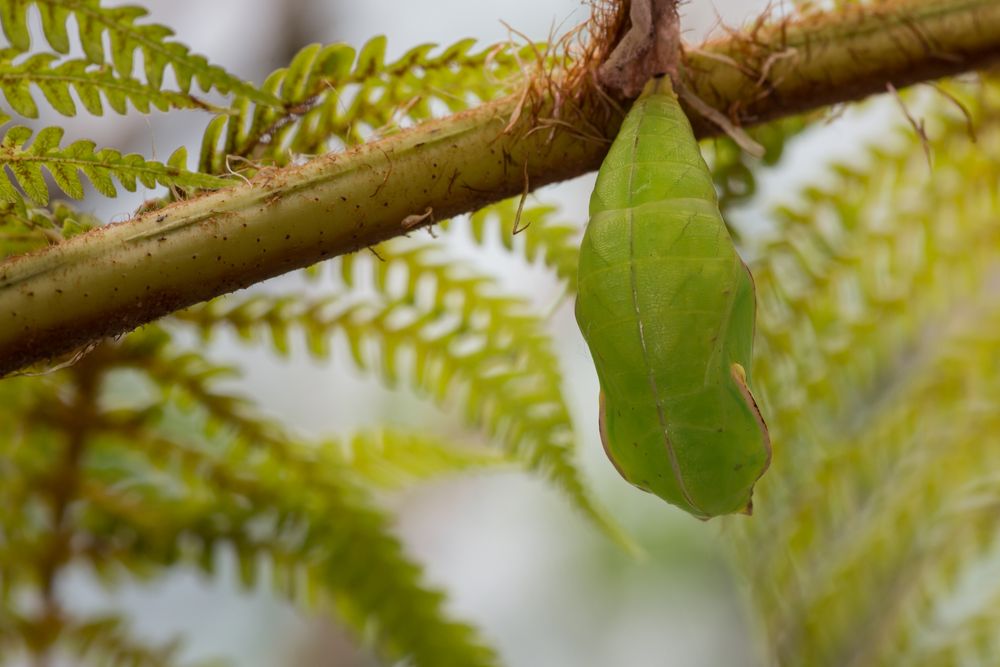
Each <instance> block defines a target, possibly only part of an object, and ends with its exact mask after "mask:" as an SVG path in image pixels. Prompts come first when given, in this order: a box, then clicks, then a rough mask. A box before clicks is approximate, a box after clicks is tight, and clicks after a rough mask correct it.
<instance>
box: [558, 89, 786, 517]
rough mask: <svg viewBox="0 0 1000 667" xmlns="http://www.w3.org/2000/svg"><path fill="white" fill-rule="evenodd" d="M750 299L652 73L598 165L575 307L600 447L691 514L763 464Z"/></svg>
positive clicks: (731, 491)
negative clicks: (597, 386) (594, 384)
mask: <svg viewBox="0 0 1000 667" xmlns="http://www.w3.org/2000/svg"><path fill="white" fill-rule="evenodd" d="M755 310H756V302H755V296H754V285H753V279H752V277H751V276H750V272H749V270H748V269H747V267H746V265H745V264H743V262H742V260H741V259H740V257H739V255H738V254H737V253H736V249H735V248H734V246H733V242H732V239H731V238H730V236H729V232H728V231H727V229H726V225H725V222H724V221H723V220H722V216H721V214H720V213H719V207H718V202H717V199H716V193H715V188H714V186H713V184H712V178H711V175H710V173H709V171H708V167H707V165H706V164H705V161H704V159H703V158H702V156H701V153H700V152H699V150H698V144H697V142H696V141H695V138H694V134H693V132H692V131H691V125H690V123H689V122H688V119H687V117H686V116H685V115H684V112H683V111H682V110H681V107H680V105H679V104H678V102H677V97H676V95H675V94H674V92H673V89H672V87H671V84H670V80H669V78H667V77H663V78H659V79H654V80H652V81H651V82H650V83H649V84H648V85H647V86H646V89H645V90H644V91H643V94H642V96H641V97H640V98H639V100H638V101H637V102H636V103H635V104H634V105H633V107H632V109H631V110H630V111H629V113H628V116H627V117H626V118H625V122H624V124H623V125H622V128H621V130H620V132H619V134H618V137H617V138H616V139H615V141H614V144H613V145H612V147H611V150H610V151H609V152H608V155H607V157H606V158H605V160H604V164H603V165H602V166H601V170H600V172H599V173H598V176H597V184H596V185H595V187H594V192H593V195H592V196H591V199H590V223H589V224H588V226H587V231H586V234H585V236H584V239H583V245H582V247H581V249H580V265H579V295H578V297H577V301H576V319H577V322H578V323H579V325H580V330H581V331H582V332H583V337H584V338H585V339H586V341H587V345H588V346H589V347H590V351H591V355H592V356H593V358H594V364H595V366H596V367H597V375H598V378H599V380H600V383H601V398H600V431H601V440H602V442H603V443H604V449H605V451H606V452H607V455H608V458H610V459H611V462H612V463H614V465H615V467H616V468H617V469H618V472H620V473H621V475H622V477H624V478H625V479H626V480H627V481H629V482H631V483H632V484H634V485H635V486H637V487H639V488H640V489H643V490H645V491H648V492H650V493H654V494H656V495H657V496H659V497H661V498H663V499H664V500H666V501H667V502H669V503H672V504H674V505H677V506H678V507H681V508H682V509H684V510H686V511H688V512H690V513H691V514H693V515H694V516H696V517H698V518H700V519H709V518H711V517H713V516H717V515H720V514H729V513H732V512H744V513H747V514H749V513H750V511H751V509H752V502H751V495H752V493H753V486H754V483H755V482H756V481H757V480H758V479H759V478H760V476H761V475H762V474H764V471H765V470H767V467H768V465H769V464H770V460H771V445H770V439H769V437H768V432H767V426H766V425H765V424H764V420H763V418H762V417H761V414H760V411H759V410H758V408H757V404H756V401H754V398H753V395H752V394H751V393H750V387H749V384H750V377H749V372H750V360H751V354H752V347H753V335H754V316H755Z"/></svg>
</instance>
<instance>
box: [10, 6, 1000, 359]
mask: <svg viewBox="0 0 1000 667" xmlns="http://www.w3.org/2000/svg"><path fill="white" fill-rule="evenodd" d="M998 57H1000V2H996V0H888V1H883V2H879V3H876V4H875V5H874V6H869V7H862V6H858V7H851V8H849V9H842V10H838V11H837V12H835V13H829V14H818V15H815V16H811V17H808V18H805V19H802V20H800V21H799V22H797V23H788V24H782V25H778V26H774V27H769V28H762V29H760V30H758V31H757V32H756V33H755V34H753V35H752V36H746V35H742V36H741V35H735V36H733V37H731V38H729V39H726V40H723V41H719V42H715V43H711V44H706V45H703V46H702V47H701V48H700V49H698V50H696V51H693V52H691V53H689V54H688V57H687V59H686V61H685V68H686V75H687V77H688V79H689V81H688V85H689V87H691V88H692V89H693V91H694V92H695V93H696V94H697V96H698V97H700V98H701V99H702V100H704V101H706V102H708V103H709V104H711V105H712V106H714V107H715V108H717V109H721V110H724V111H726V112H727V113H728V114H729V115H730V116H731V117H732V118H733V119H734V120H736V121H739V122H741V123H743V124H752V123H757V122H763V121H766V120H770V119H773V118H777V117H780V116H782V115H787V114H792V113H797V112H801V111H804V110H807V109H811V108H816V107H821V106H825V105H828V104H831V103H834V102H842V101H850V100H855V99H859V98H861V97H864V96H866V95H869V94H872V93H878V92H882V91H884V90H885V89H886V86H887V84H889V83H891V84H892V85H894V86H895V87H896V88H900V87H902V86H906V85H908V84H912V83H915V82H918V81H923V80H929V79H934V78H938V77H941V76H946V75H950V74H957V73H960V72H964V71H968V70H972V69H976V68H981V67H984V66H986V65H989V64H991V63H993V62H994V61H996V60H997V59H998ZM581 80H583V79H581ZM540 89H542V87H540ZM579 92H581V91H563V94H562V99H573V98H574V93H579ZM524 99H525V100H526V101H525V103H524V104H521V98H520V97H512V98H505V99H502V100H498V101H496V102H493V103H489V104H484V105H482V106H481V107H478V108H476V109H473V110H470V111H467V112H464V113H460V114H457V115H455V116H451V117H448V118H445V119H442V120H439V121H434V122H431V123H427V124H424V125H421V126H419V127H416V128H414V129H412V130H409V131H407V132H403V133H400V134H397V135H394V136H390V137H388V138H385V139H383V140H381V141H378V142H375V143H372V144H368V145H365V146H361V147H359V148H357V149H354V150H351V151H347V152H344V153H340V154H336V155H328V156H325V157H321V158H318V159H316V160H314V161H313V162H310V163H309V164H306V165H304V166H298V167H289V168H286V169H280V170H272V171H266V170H265V171H264V172H261V173H260V174H258V176H257V177H256V178H255V179H254V180H253V181H252V182H250V183H246V184H240V185H237V186H235V187H232V188H229V189H226V190H222V191H218V192H214V193H211V194H207V195H205V196H202V197H198V198H196V199H192V200H189V201H184V202H179V203H177V204H174V205H172V206H169V207H167V208H165V209H161V210H159V211H153V212H149V213H146V214H144V215H141V216H138V217H136V218H135V219H133V220H130V221H127V222H123V223H119V224H115V225H109V226H106V227H103V228H100V229H98V230H95V231H93V232H91V233H88V234H84V235H81V236H79V237H76V238H74V239H72V240H70V241H67V242H65V243H62V244H60V245H57V246H53V247H51V248H48V249H46V250H44V251H40V252H36V253H33V254H30V255H25V256H20V257H14V258H10V259H8V260H6V261H5V262H3V263H0V375H2V374H6V373H9V372H11V371H14V370H16V369H19V368H22V367H24V366H26V365H29V364H31V363H33V362H37V361H41V360H44V359H47V358H51V357H54V356H56V355H58V354H61V353H65V352H68V351H70V350H73V349H75V348H77V347H79V346H81V345H85V344H87V343H88V342H92V341H95V340H98V339H99V338H101V337H103V336H108V335H116V334H120V333H123V332H126V331H129V330H131V329H133V328H135V327H136V326H138V325H140V324H143V323H145V322H149V321H152V320H154V319H156V318H157V317H160V316H163V315H165V314H168V313H170V312H172V311H174V310H176V309H179V308H182V307H185V306H187V305H190V304H193V303H197V302H199V301H203V300H206V299H209V298H211V297H214V296H218V295H220V294H225V293H227V292H231V291H233V290H236V289H239V288H242V287H246V286H248V285H251V284H253V283H255V282H259V281H261V280H264V279H266V278H269V277H272V276H275V275H279V274H281V273H285V272H287V271H290V270H292V269H296V268H299V267H303V266H308V265H309V264H312V263H315V262H317V261H319V260H322V259H325V258H328V257H332V256H335V255H340V254H344V253H348V252H353V251H355V250H358V249H360V248H364V247H366V246H370V245H372V244H375V243H378V242H379V241H382V240H384V239H387V238H390V237H392V236H397V235H400V234H405V233H407V232H408V231H411V230H412V225H410V224H408V222H409V221H413V220H418V219H419V220H420V221H421V224H430V223H432V222H433V221H434V220H442V219H445V218H448V217H450V216H453V215H457V214H460V213H464V212H467V211H471V210H475V209H476V208H478V207H481V206H483V205H485V204H488V203H490V202H493V201H497V200H500V199H503V198H505V197H509V196H511V195H513V194H517V193H520V192H522V191H523V189H524V181H525V176H527V179H528V182H529V184H530V187H531V188H537V187H539V186H542V185H545V184H548V183H553V182H556V181H560V180H564V179H567V178H572V177H574V176H578V175H580V174H583V173H586V172H588V171H592V170H594V169H596V168H597V167H598V166H599V165H600V163H601V160H602V159H603V157H604V155H605V153H606V152H607V149H608V141H607V140H608V139H610V138H611V137H613V136H614V134H615V132H616V131H617V126H618V123H619V122H620V118H618V117H612V118H610V119H609V114H608V113H607V105H606V101H604V100H603V99H602V98H601V97H600V96H598V95H581V96H580V97H579V99H580V100H581V101H580V103H579V105H577V106H576V107H575V110H576V113H574V114H565V113H564V115H563V116H561V120H560V123H558V124H551V125H549V127H551V128H552V129H551V131H550V129H549V127H545V128H542V129H539V124H540V123H541V124H543V125H544V124H545V121H544V119H545V118H548V117H551V116H553V115H554V112H553V111H552V99H551V97H549V96H548V94H547V93H545V92H541V93H539V94H538V95H534V96H528V97H527V98H524ZM563 109H564V112H565V109H566V107H565V106H564V107H563ZM691 116H692V118H693V119H695V122H694V123H693V124H694V126H695V132H696V133H697V134H699V135H700V136H706V135H708V134H711V133H714V132H715V131H716V130H715V128H714V127H713V126H711V125H709V124H708V123H705V122H698V121H697V115H696V114H694V113H691ZM515 117H516V120H515V121H514V122H511V120H512V118H515ZM540 119H541V120H540ZM428 214H429V215H428Z"/></svg>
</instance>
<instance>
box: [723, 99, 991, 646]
mask: <svg viewBox="0 0 1000 667" xmlns="http://www.w3.org/2000/svg"><path fill="white" fill-rule="evenodd" d="M990 88H991V86H984V87H983V90H982V91H981V95H980V96H979V97H976V98H975V99H963V102H965V103H966V106H967V110H969V111H970V112H971V113H972V115H973V117H974V118H975V120H976V126H977V130H978V135H979V136H978V142H976V143H975V144H973V142H972V141H970V139H969V138H968V136H967V134H966V132H967V129H966V122H965V118H964V117H962V118H959V117H957V115H955V114H954V113H953V112H948V113H941V114H937V115H936V116H935V117H934V118H933V123H932V124H931V127H932V128H933V129H935V130H937V131H939V132H940V139H938V140H936V142H935V145H936V148H935V172H934V174H933V181H932V182H930V183H925V181H926V180H927V179H928V174H927V165H926V162H925V160H924V157H923V154H922V152H921V151H920V150H919V148H918V145H917V141H916V140H914V139H911V140H910V141H908V142H906V145H905V146H904V147H903V148H901V149H892V150H887V149H876V150H875V151H874V154H875V156H876V158H877V160H875V161H874V164H875V165H876V167H875V168H872V169H865V170H861V169H856V168H847V167H838V168H837V178H836V181H835V182H834V183H833V184H832V185H831V186H829V188H824V189H823V190H819V189H811V190H809V191H807V192H805V193H804V196H803V199H804V201H805V202H806V203H805V204H804V205H803V206H802V210H798V211H793V210H785V211H782V212H781V215H780V217H779V225H780V226H781V228H780V230H779V240H778V241H776V242H774V243H772V244H770V245H769V247H768V248H767V250H766V252H765V253H764V258H763V260H762V261H761V262H760V264H759V266H758V267H757V268H756V270H755V278H756V281H757V286H758V294H759V299H760V317H759V320H758V327H759V328H758V332H759V334H758V339H757V342H758V354H759V356H758V358H757V360H756V362H755V370H754V372H755V379H756V383H757V386H758V387H760V388H761V390H762V392H761V393H762V394H763V398H764V403H766V405H767V406H768V407H767V410H766V411H767V413H768V414H769V416H770V419H769V423H770V424H772V425H773V429H772V434H773V436H774V442H775V443H776V446H777V447H779V449H776V461H779V462H780V463H781V465H780V467H776V471H779V472H778V474H771V475H769V476H768V477H767V478H765V479H764V480H762V483H761V485H760V486H759V489H758V494H756V496H755V505H756V507H757V509H758V512H757V513H756V514H755V520H754V522H753V524H752V525H751V524H749V523H747V524H743V525H741V526H739V527H738V528H737V530H736V532H735V533H734V537H735V538H737V539H738V540H739V541H740V543H741V546H740V547H739V549H740V552H741V553H745V552H747V551H748V550H749V551H751V552H753V553H754V554H755V558H754V559H751V560H747V559H742V560H741V564H742V565H743V566H744V567H745V569H746V571H747V573H748V575H749V578H750V580H751V581H752V582H753V583H754V589H755V590H754V593H755V601H756V602H757V603H758V605H759V608H760V610H761V612H762V614H761V617H762V619H763V621H764V622H765V624H766V625H767V627H768V630H767V632H768V633H769V635H770V636H773V637H777V638H778V641H777V642H776V652H777V655H778V660H779V661H788V660H795V661H801V660H806V661H808V662H815V663H817V664H883V663H884V664H898V663H897V662H895V661H894V659H893V657H892V656H896V657H898V656H899V655H900V651H904V652H905V650H904V648H901V647H907V648H912V646H913V642H912V641H911V640H912V638H913V637H914V636H915V635H917V634H919V632H920V628H921V627H923V625H925V624H926V623H927V619H928V618H930V616H931V615H932V614H933V610H932V609H930V608H929V606H928V604H927V602H928V600H929V599H931V598H932V595H931V593H930V591H932V590H934V589H935V588H938V589H939V588H940V586H941V581H940V580H941V578H942V576H943V577H944V579H945V580H951V581H952V582H954V579H953V575H954V574H955V573H959V572H962V571H964V570H965V569H967V568H968V567H970V566H971V564H973V563H975V562H976V559H977V558H979V557H981V555H982V549H981V548H980V547H977V546H976V545H978V544H982V543H983V536H984V535H986V534H989V533H990V531H994V530H995V528H996V526H995V522H994V523H990V522H989V521H987V522H986V523H982V524H980V528H974V523H973V522H965V523H955V522H954V518H953V517H949V515H947V514H945V513H942V512H941V503H942V502H943V500H944V498H945V497H946V496H947V495H948V494H949V492H950V493H952V494H953V493H954V492H955V490H956V489H957V488H960V486H961V485H962V484H965V483H972V482H974V481H975V480H976V479H978V478H980V477H981V476H982V475H983V474H984V472H985V471H987V470H990V469H992V468H994V467H996V466H1000V461H994V454H993V451H995V450H996V447H994V446H993V444H995V443H991V442H990V436H989V435H988V434H992V433H995V432H996V429H997V425H996V424H995V423H994V422H995V419H993V417H992V414H994V413H995V412H996V409H997V406H1000V387H998V386H997V385H996V381H995V378H993V377H992V372H991V371H990V370H988V369H992V368H994V367H995V366H996V364H997V363H998V360H997V359H996V352H995V350H996V349H997V347H998V343H1000V340H998V339H997V338H996V336H994V335H993V334H992V333H991V332H994V331H996V330H997V329H996V312H995V311H996V309H997V303H996V301H995V297H992V296H991V292H990V290H989V288H988V276H989V275H990V273H989V272H990V271H991V270H992V268H991V267H995V266H997V264H998V263H1000V233H998V231H997V230H996V225H995V223H994V220H995V219H996V215H997V211H998V206H997V200H996V197H995V193H993V191H992V188H991V187H990V186H987V185H984V186H978V185H976V184H974V182H972V181H970V180H969V179H968V178H967V177H966V176H965V175H966V174H969V173H975V174H976V175H977V182H978V178H979V177H981V178H982V179H983V181H982V182H983V183H991V182H994V181H995V180H996V179H997V178H998V177H1000V163H997V162H996V161H995V160H994V159H993V158H992V156H993V155H994V154H995V153H994V152H993V150H992V149H991V148H990V147H992V146H997V145H1000V128H998V127H997V125H996V122H995V120H993V119H995V117H996V116H995V113H993V112H992V111H990V106H989V105H990V104H993V105H994V106H995V102H990V101H989V100H990V99H991V96H992V93H991V92H989V89H990ZM958 92H959V93H961V91H958ZM966 96H967V95H966ZM968 313H973V314H975V317H971V318H970V317H968ZM991 313H992V314H991ZM956 317H959V319H960V322H962V324H963V326H962V327H961V328H960V329H959V330H958V331H957V332H956V331H954V330H951V329H948V328H946V327H943V325H942V324H941V323H944V322H949V321H951V320H953V319H955V318H956ZM965 320H969V323H966V322H965ZM966 324H967V326H966ZM973 388H974V389H973ZM970 391H972V392H974V394H975V399H974V400H970V393H969V392H970ZM781 443H783V444H781ZM781 470H784V473H783V474H782V473H781V472H780V471H781ZM929 532H930V533H932V534H933V535H934V537H933V539H931V540H930V541H928V538H927V534H928V533H929ZM935 579H937V581H935ZM830 582H838V585H837V587H836V589H832V588H831V587H830ZM907 655H910V654H907ZM911 657H912V656H911Z"/></svg>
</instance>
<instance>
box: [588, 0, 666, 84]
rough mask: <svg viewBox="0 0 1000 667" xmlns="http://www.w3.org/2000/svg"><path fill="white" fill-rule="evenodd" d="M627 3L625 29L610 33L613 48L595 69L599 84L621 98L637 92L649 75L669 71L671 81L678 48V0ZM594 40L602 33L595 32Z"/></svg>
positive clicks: (644, 0) (648, 78) (605, 37)
mask: <svg viewBox="0 0 1000 667" xmlns="http://www.w3.org/2000/svg"><path fill="white" fill-rule="evenodd" d="M625 4H628V5H629V12H628V23H627V30H625V31H624V32H622V31H621V28H619V30H618V31H617V32H616V33H615V34H614V35H604V36H603V39H607V38H608V37H614V38H615V39H616V41H614V42H611V43H613V44H614V49H613V50H611V51H610V52H608V46H607V45H605V46H604V47H603V48H604V50H605V52H607V57H606V58H605V59H604V60H603V62H602V63H601V65H600V67H599V68H598V70H597V78H598V81H599V83H600V84H601V86H602V87H603V88H604V89H605V90H606V91H608V92H609V93H611V94H613V95H617V96H619V97H623V98H633V97H635V96H637V95H638V94H639V93H640V92H641V91H642V88H643V86H644V85H646V82H647V81H649V80H650V79H651V78H652V77H654V76H658V75H663V74H669V75H670V78H671V79H673V80H674V81H675V82H676V81H677V78H678V64H679V61H680V52H681V36H680V35H681V32H680V18H679V17H678V15H677V4H678V0H632V1H631V3H622V5H625ZM594 37H595V40H599V39H602V36H599V35H595V36H594Z"/></svg>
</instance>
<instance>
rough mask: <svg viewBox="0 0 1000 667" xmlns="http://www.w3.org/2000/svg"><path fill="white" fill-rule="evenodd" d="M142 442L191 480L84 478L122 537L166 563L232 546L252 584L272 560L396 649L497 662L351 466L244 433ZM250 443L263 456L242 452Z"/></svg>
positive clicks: (289, 592) (433, 661) (283, 585)
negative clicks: (214, 446)
mask: <svg viewBox="0 0 1000 667" xmlns="http://www.w3.org/2000/svg"><path fill="white" fill-rule="evenodd" d="M135 444H137V445H139V447H140V448H141V449H142V450H143V451H144V452H145V453H147V454H148V455H152V456H156V457H158V458H166V459H169V460H171V461H173V462H174V464H175V469H176V468H178V467H179V468H183V469H186V472H185V474H184V475H183V477H182V479H184V481H185V483H186V484H187V488H186V490H185V491H184V492H183V494H181V495H178V494H177V493H176V491H175V492H173V493H170V492H167V493H164V492H162V491H158V490H157V489H155V488H153V487H151V486H150V485H148V484H147V485H146V488H144V489H141V490H140V489H139V488H137V487H136V485H135V484H133V485H132V488H131V489H129V491H128V492H122V491H119V490H116V489H115V488H114V486H108V485H105V484H100V483H97V482H95V481H93V480H92V481H91V482H89V483H88V484H87V486H86V489H85V492H84V493H85V497H86V498H87V500H88V502H90V503H91V504H92V505H93V507H94V508H95V509H97V510H99V511H100V513H101V515H102V517H103V518H100V517H98V518H95V519H93V520H95V521H101V522H102V525H101V526H100V529H99V531H97V532H99V534H111V535H115V536H116V537H117V539H118V540H125V541H126V545H127V551H128V552H129V553H133V554H136V555H137V556H139V557H144V558H146V559H147V560H151V561H153V562H157V561H159V562H163V563H164V564H166V563H174V562H176V561H177V560H178V558H184V560H187V561H192V562H197V563H198V564H199V565H200V566H201V567H203V568H205V569H206V570H207V571H208V572H210V573H211V572H212V571H213V568H214V560H215V559H216V557H217V555H218V553H219V550H220V548H221V547H224V546H225V547H228V548H230V549H232V551H233V553H234V555H235V556H236V557H237V559H238V560H239V566H240V573H241V582H242V583H243V584H244V585H245V586H248V587H251V586H255V585H256V583H257V581H258V578H259V576H260V574H261V566H262V565H263V562H264V561H266V562H267V563H268V564H269V566H270V569H271V572H272V580H273V586H274V588H275V590H277V591H278V592H280V593H281V594H282V595H284V596H286V597H288V598H289V599H291V600H293V601H296V602H299V603H310V602H311V603H312V604H313V605H315V604H323V603H326V604H329V603H330V602H333V603H335V604H336V605H337V607H338V608H339V610H340V611H341V614H342V616H344V617H345V619H346V620H347V621H349V622H351V623H352V625H353V626H354V627H355V629H356V630H358V631H359V632H360V631H361V630H362V629H365V631H366V632H368V631H370V630H374V631H375V632H374V634H375V636H376V641H377V643H378V645H379V646H380V647H381V649H382V650H383V651H384V652H385V653H386V654H388V655H389V656H392V657H395V658H405V659H407V660H410V661H412V663H413V664H414V665H439V664H456V665H470V666H478V665H484V666H485V665H493V664H495V661H494V657H493V654H492V652H491V651H490V650H489V649H488V648H486V647H485V646H483V645H482V644H481V643H480V642H479V640H478V638H477V637H476V633H475V631H474V630H473V629H472V628H471V627H469V626H467V625H464V624H461V623H457V622H455V621H452V620H450V619H449V618H448V617H447V615H446V614H445V613H444V610H443V596H442V595H441V594H440V593H438V592H436V591H432V590H429V589H426V588H424V587H423V585H422V581H421V580H422V579H423V575H422V572H421V570H420V568H419V567H418V566H417V565H416V564H414V563H413V562H412V561H410V560H409V559H408V558H407V557H406V556H405V554H404V553H403V550H402V547H401V545H400V544H399V542H398V541H397V540H396V539H395V538H394V537H392V535H391V533H390V531H389V522H388V520H387V519H386V518H385V517H384V516H383V515H382V514H381V513H380V512H378V511H377V510H376V509H375V508H374V506H373V505H372V504H371V503H370V501H369V500H368V498H367V494H365V493H364V492H363V490H362V489H361V488H360V487H359V486H357V485H355V484H353V483H351V482H349V481H348V470H347V469H346V468H339V467H338V466H336V465H329V461H328V460H326V461H324V460H323V459H322V458H319V459H317V458H316V457H315V456H313V455H312V452H311V451H310V450H309V448H292V447H290V446H287V445H286V446H285V447H283V448H282V451H281V454H280V456H279V457H278V458H272V457H270V456H266V455H264V456H261V455H260V454H262V450H260V449H259V448H258V447H257V446H256V443H252V442H245V441H242V440H238V441H237V443H236V445H237V446H235V447H231V448H229V449H228V451H223V452H220V453H219V454H218V455H216V456H206V453H205V451H204V450H203V449H202V448H195V447H189V446H187V445H186V444H183V443H178V442H176V441H173V440H171V439H168V438H166V437H156V436H155V435H152V434H150V435H148V436H147V437H145V438H141V439H140V440H139V441H137V442H136V443H135ZM122 447H123V449H127V448H129V447H131V448H133V449H134V445H132V444H130V443H126V442H123V443H122ZM248 447H249V448H250V450H248V449H247V448H248ZM251 450H255V451H256V452H257V454H258V455H256V456H249V457H248V456H246V454H247V453H248V452H249V451H251ZM270 451H272V452H273V451H275V450H273V449H271V450H270ZM176 477H177V476H176V475H175V476H174V478H175V479H176ZM132 479H135V478H134V477H133V478H132ZM151 506H154V507H160V508H161V509H160V512H159V513H157V514H158V515H159V516H157V514H154V513H151V512H150V511H149V508H150V507H151ZM170 517H178V518H180V517H183V520H182V521H180V522H179V523H177V524H171V522H170ZM105 522H106V524H105ZM262 557H263V559H264V561H262Z"/></svg>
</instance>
